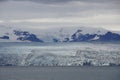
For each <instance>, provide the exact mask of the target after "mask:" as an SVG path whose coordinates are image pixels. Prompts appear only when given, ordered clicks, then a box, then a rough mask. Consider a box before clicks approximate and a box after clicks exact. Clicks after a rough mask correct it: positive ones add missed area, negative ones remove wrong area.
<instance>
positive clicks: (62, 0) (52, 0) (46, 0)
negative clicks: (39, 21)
mask: <svg viewBox="0 0 120 80" xmlns="http://www.w3.org/2000/svg"><path fill="white" fill-rule="evenodd" d="M3 1H32V2H37V3H47V4H51V3H67V2H71V1H79V2H87V3H120V0H0V2H3Z"/></svg>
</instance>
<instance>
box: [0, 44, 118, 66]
mask: <svg viewBox="0 0 120 80" xmlns="http://www.w3.org/2000/svg"><path fill="white" fill-rule="evenodd" d="M0 66H120V45H119V44H117V43H63V44H62V43H57V44H55V43H47V44H45V43H0Z"/></svg>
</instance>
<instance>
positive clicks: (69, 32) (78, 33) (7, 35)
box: [0, 26, 120, 42]
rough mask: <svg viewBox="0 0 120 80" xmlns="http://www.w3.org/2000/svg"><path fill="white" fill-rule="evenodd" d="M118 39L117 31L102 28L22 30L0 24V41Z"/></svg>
mask: <svg viewBox="0 0 120 80" xmlns="http://www.w3.org/2000/svg"><path fill="white" fill-rule="evenodd" d="M90 41H102V42H107V41H120V34H119V32H118V33H117V32H114V31H108V30H105V29H102V28H89V27H76V28H73V27H59V28H51V29H45V30H36V31H32V30H29V29H28V30H22V29H19V28H18V29H14V28H11V27H6V26H0V42H90Z"/></svg>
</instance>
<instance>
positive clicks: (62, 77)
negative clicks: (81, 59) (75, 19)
mask: <svg viewBox="0 0 120 80" xmlns="http://www.w3.org/2000/svg"><path fill="white" fill-rule="evenodd" d="M0 80H120V67H0Z"/></svg>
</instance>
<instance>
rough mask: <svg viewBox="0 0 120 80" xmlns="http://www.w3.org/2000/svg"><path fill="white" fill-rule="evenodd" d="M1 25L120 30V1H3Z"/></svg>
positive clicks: (0, 15) (0, 11)
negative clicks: (85, 27)
mask: <svg viewBox="0 0 120 80" xmlns="http://www.w3.org/2000/svg"><path fill="white" fill-rule="evenodd" d="M0 24H2V25H3V24H4V25H11V26H12V25H13V26H16V27H21V28H36V29H37V28H39V29H41V28H51V27H64V26H67V27H69V26H76V27H78V26H87V27H102V28H106V29H109V30H118V31H120V0H0Z"/></svg>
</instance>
